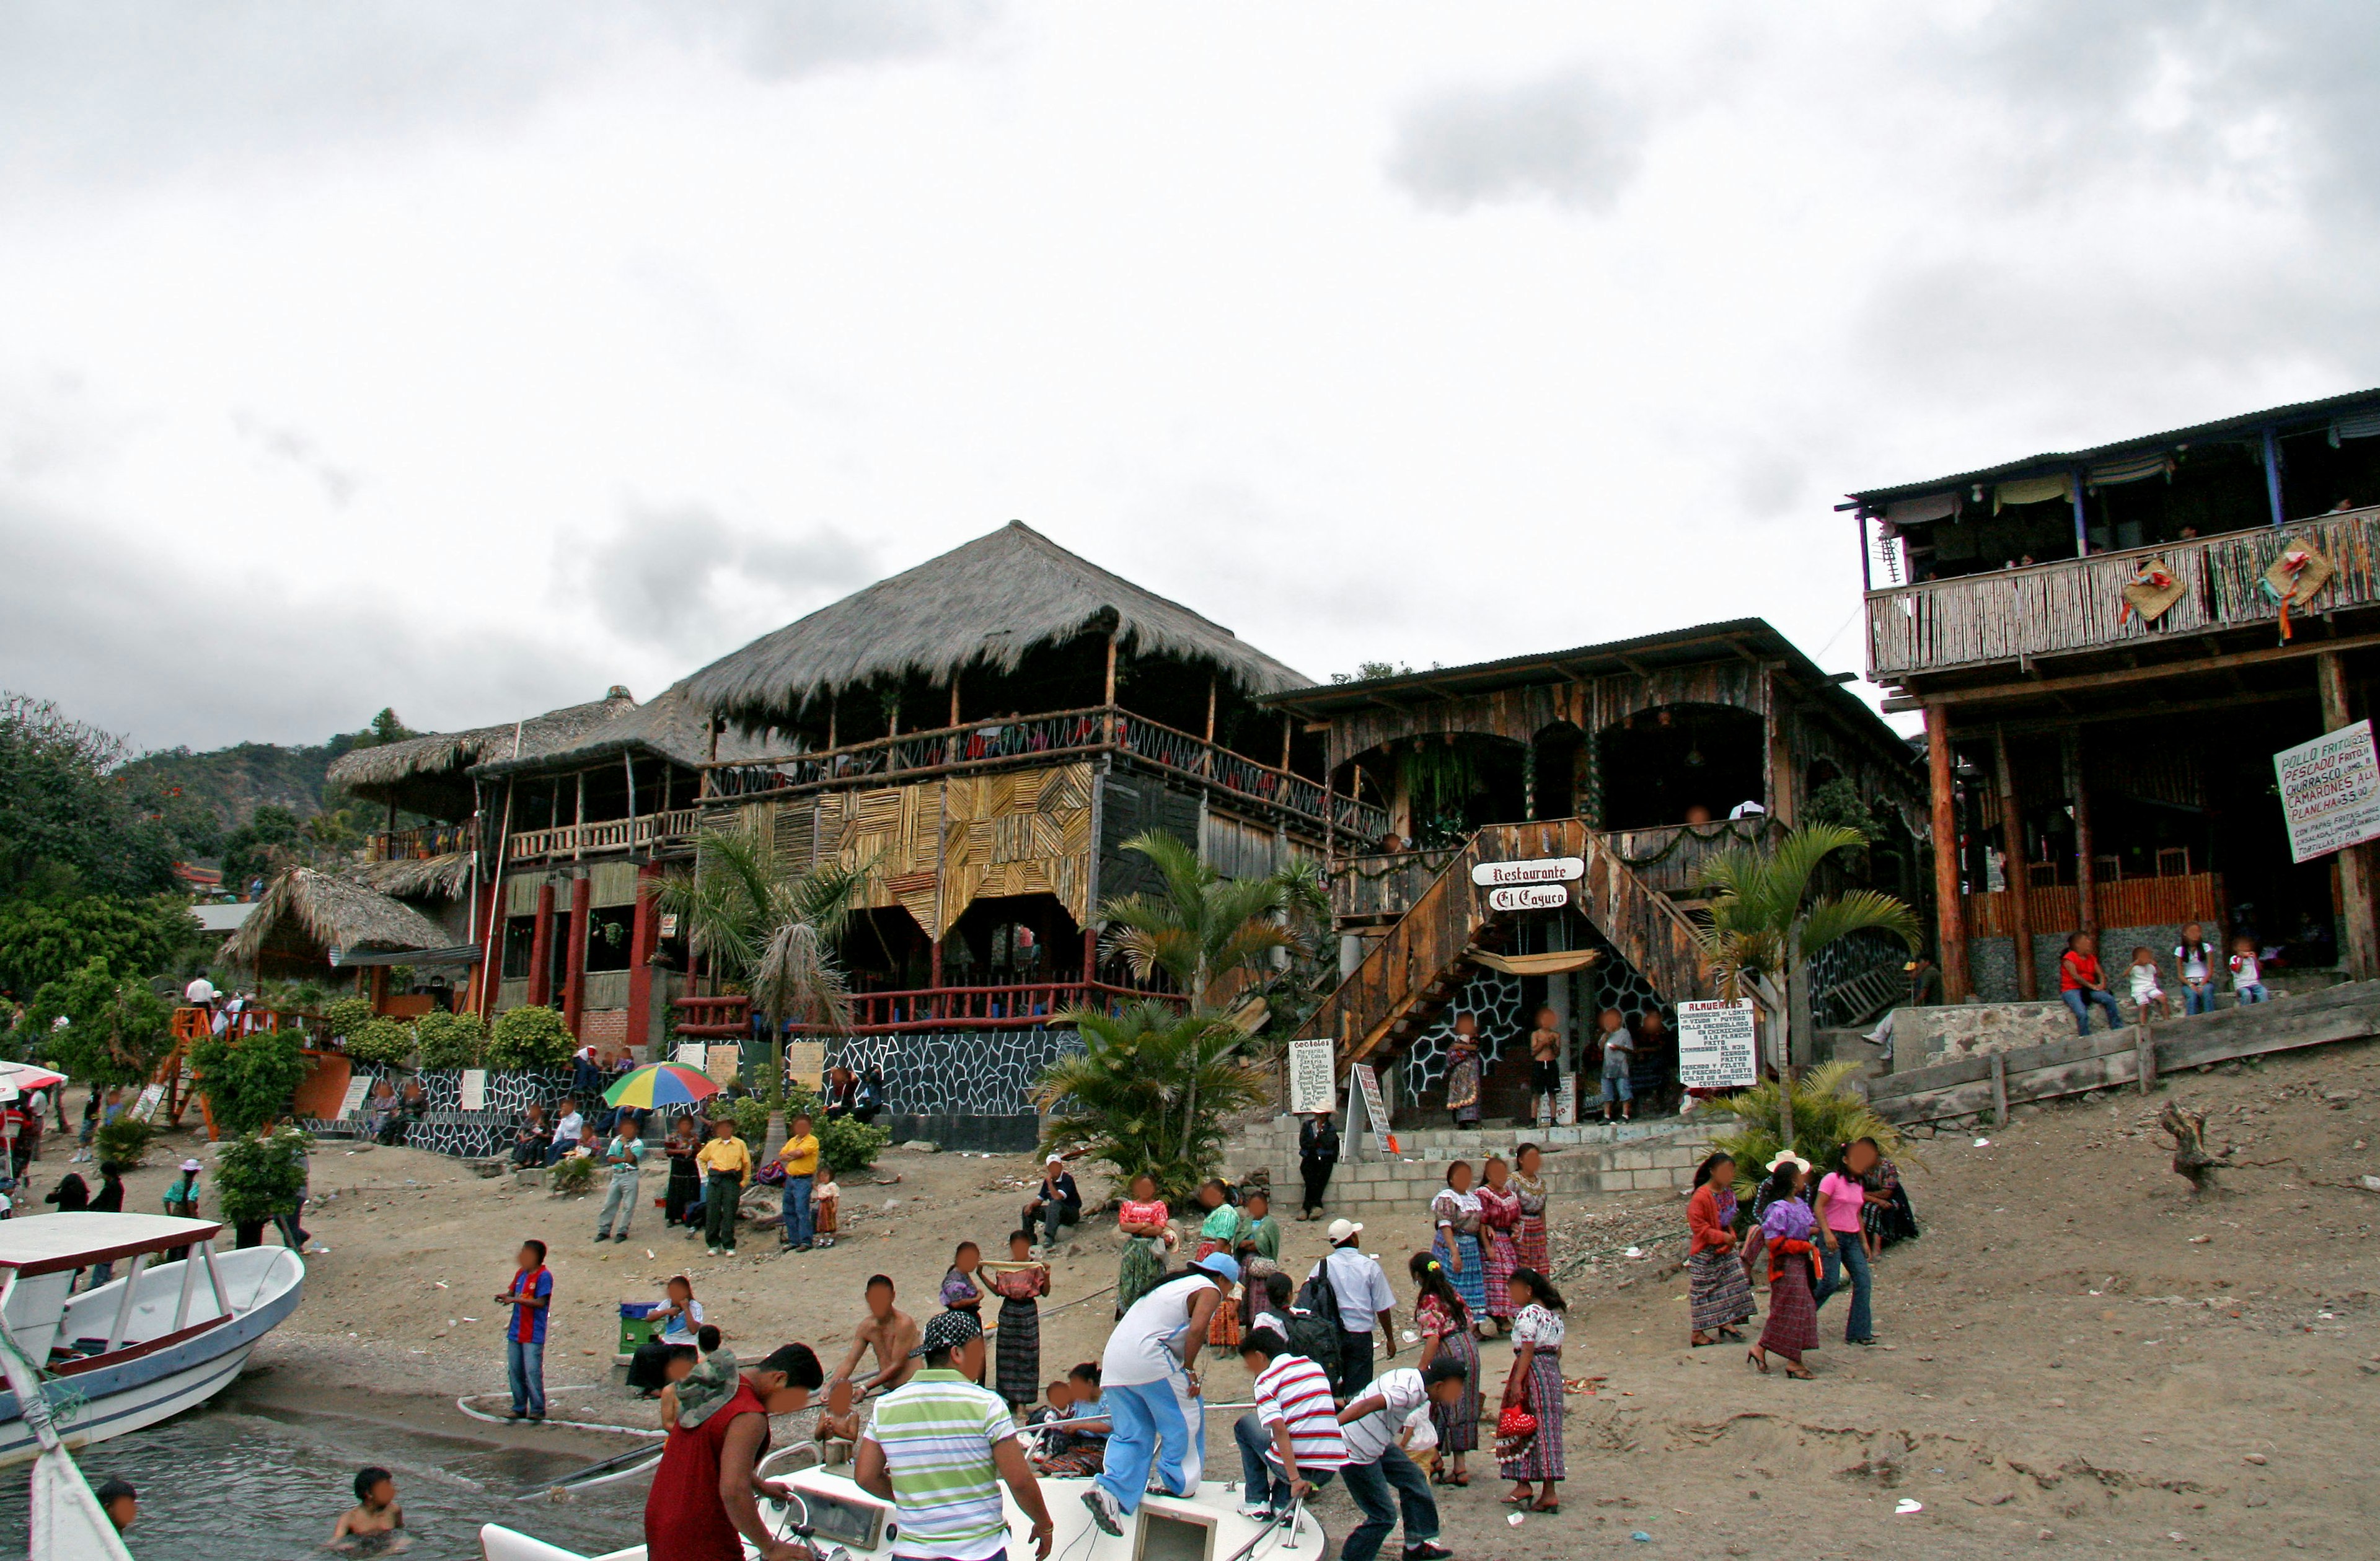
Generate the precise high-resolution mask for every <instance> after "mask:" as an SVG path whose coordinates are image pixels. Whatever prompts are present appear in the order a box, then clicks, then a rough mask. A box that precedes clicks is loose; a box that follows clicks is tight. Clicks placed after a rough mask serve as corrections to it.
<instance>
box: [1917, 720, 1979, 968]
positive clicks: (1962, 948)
mask: <svg viewBox="0 0 2380 1561" xmlns="http://www.w3.org/2000/svg"><path fill="white" fill-rule="evenodd" d="M1925 768H1926V778H1927V780H1928V781H1929V783H1930V785H1931V787H1932V790H1933V803H1934V926H1935V940H1936V941H1937V943H1938V944H1940V945H1941V947H1940V948H1939V949H1938V950H1937V953H1938V954H1939V955H1940V957H1941V961H1942V998H1943V1000H1944V1001H1945V1002H1952V1003H1960V1002H1964V1001H1966V1000H1967V995H1968V993H1969V992H1971V991H1973V987H1972V986H1969V985H1968V983H1967V929H1966V914H1965V908H1964V907H1963V906H1961V904H1960V903H1959V819H1958V809H1957V807H1956V805H1954V799H1953V798H1952V796H1951V794H1950V786H1951V780H1952V773H1951V772H1952V770H1953V768H1955V766H1954V762H1953V760H1952V757H1951V754H1950V712H1949V711H1948V710H1946V709H1944V708H1942V707H1941V706H1939V705H1929V706H1928V707H1926V710H1925Z"/></svg>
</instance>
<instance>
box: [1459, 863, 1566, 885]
mask: <svg viewBox="0 0 2380 1561" xmlns="http://www.w3.org/2000/svg"><path fill="white" fill-rule="evenodd" d="M1583 877H1586V864H1585V862H1584V861H1582V860H1581V859H1579V858H1578V857H1575V856H1539V857H1536V858H1534V859H1532V860H1530V861H1527V862H1482V863H1480V864H1479V865H1476V866H1475V867H1473V868H1472V869H1471V881H1472V882H1473V883H1475V884H1477V885H1478V886H1479V887H1480V888H1481V889H1501V888H1503V887H1504V886H1506V885H1508V884H1524V883H1574V882H1576V881H1577V880H1578V879H1580V878H1583Z"/></svg>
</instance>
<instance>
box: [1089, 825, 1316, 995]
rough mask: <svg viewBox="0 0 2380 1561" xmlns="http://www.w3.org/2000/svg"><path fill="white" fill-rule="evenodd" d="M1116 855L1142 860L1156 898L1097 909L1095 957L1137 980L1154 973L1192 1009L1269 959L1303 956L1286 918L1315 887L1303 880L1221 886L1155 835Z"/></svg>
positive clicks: (1171, 840) (1292, 877)
mask: <svg viewBox="0 0 2380 1561" xmlns="http://www.w3.org/2000/svg"><path fill="white" fill-rule="evenodd" d="M1123 848H1124V849H1125V850H1126V851H1130V852H1136V853H1139V854H1140V855H1142V856H1146V857H1147V858H1148V860H1149V863H1150V865H1152V866H1154V867H1155V868H1156V869H1157V871H1158V873H1159V875H1160V877H1163V879H1164V880H1165V892H1164V893H1163V894H1161V895H1152V894H1127V895H1124V896H1123V897H1121V898H1119V899H1114V900H1109V901H1105V902H1101V904H1100V906H1099V917H1098V925H1099V929H1100V930H1101V931H1102V932H1104V933H1106V934H1107V946H1106V948H1105V949H1104V950H1101V951H1102V952H1103V953H1104V954H1105V955H1106V956H1107V957H1108V958H1110V959H1113V958H1116V957H1118V956H1122V957H1123V959H1124V960H1125V961H1126V962H1128V963H1129V964H1130V965H1131V966H1132V973H1133V974H1134V975H1135V976H1136V977H1138V978H1139V979H1141V980H1144V981H1145V980H1147V979H1148V978H1149V977H1150V976H1151V975H1154V974H1158V973H1160V972H1162V973H1163V974H1165V975H1166V976H1168V977H1169V978H1171V979H1172V982H1173V984H1174V986H1176V987H1177V988H1179V989H1180V990H1181V991H1184V992H1186V993H1188V994H1189V995H1190V996H1191V997H1192V998H1195V999H1196V1000H1197V1001H1198V1002H1201V1003H1212V1002H1215V1001H1219V1000H1220V999H1221V998H1222V997H1223V995H1224V994H1223V986H1224V984H1225V983H1226V982H1227V981H1229V980H1231V979H1232V978H1233V977H1235V976H1237V975H1239V974H1242V973H1244V972H1252V971H1253V972H1269V970H1270V969H1271V967H1272V963H1273V961H1274V959H1275V957H1276V955H1277V954H1279V953H1283V952H1286V953H1295V952H1299V951H1302V950H1304V948H1305V944H1304V942H1303V940H1301V939H1300V938H1299V937H1298V936H1297V933H1296V931H1295V929H1294V928H1293V927H1292V926H1290V914H1291V913H1292V911H1293V909H1294V908H1295V907H1296V905H1297V902H1298V896H1299V895H1301V894H1304V893H1310V892H1312V891H1313V890H1314V889H1315V887H1316V886H1317V885H1318V882H1319V880H1318V879H1316V878H1314V877H1312V876H1311V875H1307V874H1300V873H1296V872H1281V873H1274V874H1272V875H1270V876H1269V877H1261V878H1226V877H1222V876H1221V875H1220V874H1219V873H1217V872H1216V871H1215V869H1214V868H1212V867H1210V866H1208V865H1207V864H1206V863H1204V862H1201V861H1199V860H1198V853H1197V852H1196V851H1195V850H1194V849H1192V848H1191V847H1190V846H1189V845H1188V844H1186V843H1185V842H1184V841H1182V840H1180V839H1178V838H1177V837H1175V836H1173V835H1170V834H1167V833H1166V832H1165V831H1164V830H1162V829H1151V830H1149V831H1148V832H1147V833H1146V834H1142V835H1135V837H1133V838H1132V839H1131V840H1128V841H1124V844H1123Z"/></svg>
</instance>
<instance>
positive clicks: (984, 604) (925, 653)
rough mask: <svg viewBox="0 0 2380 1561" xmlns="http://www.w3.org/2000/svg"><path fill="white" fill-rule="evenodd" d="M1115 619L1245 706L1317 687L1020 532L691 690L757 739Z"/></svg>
mask: <svg viewBox="0 0 2380 1561" xmlns="http://www.w3.org/2000/svg"><path fill="white" fill-rule="evenodd" d="M1108 622H1113V623H1115V625H1116V628H1117V631H1118V635H1119V639H1120V642H1121V644H1122V645H1123V647H1124V648H1125V649H1127V650H1131V651H1135V652H1137V653H1139V654H1141V655H1167V654H1170V655H1174V656H1180V657H1184V658H1185V659H1196V660H1205V661H1209V662H1212V663H1213V664H1214V665H1215V666H1216V667H1217V668H1219V669H1220V671H1221V672H1222V673H1223V674H1224V676H1226V677H1227V678H1229V679H1230V680H1231V681H1232V682H1233V684H1236V685H1238V686H1239V687H1240V688H1241V689H1242V690H1243V691H1245V693H1246V694H1247V695H1248V696H1251V697H1261V696H1265V695H1268V694H1278V693H1282V692H1284V691H1286V690H1289V689H1292V688H1303V687H1305V686H1306V685H1307V684H1310V683H1311V682H1312V681H1313V680H1312V679H1310V678H1307V677H1305V676H1304V675H1302V674H1300V673H1299V672H1295V671H1293V670H1292V669H1291V668H1289V667H1286V666H1283V665H1282V664H1281V662H1279V661H1276V660H1274V659H1272V658H1271V657H1269V656H1268V655H1266V654H1265V653H1264V652H1263V651H1261V650H1258V649H1257V648H1256V647H1254V646H1251V645H1248V644H1245V642H1243V641H1242V640H1240V639H1239V638H1238V637H1237V636H1236V635H1233V633H1232V631H1231V630H1229V629H1227V628H1224V627H1223V626H1222V625H1221V624H1220V623H1213V622H1210V621H1209V620H1208V619H1205V618H1202V617H1200V616H1199V615H1198V614H1197V613H1196V612H1193V611H1190V610H1189V609H1188V608H1186V607H1184V606H1183V605H1182V604H1181V603H1179V602H1174V601H1168V600H1167V599H1165V598H1163V597H1161V596H1158V595H1156V594H1155V593H1154V592H1151V591H1147V590H1143V589H1142V588H1141V587H1138V586H1135V585H1134V584H1133V583H1132V582H1131V581H1129V580H1126V579H1123V578H1121V577H1119V576H1117V575H1111V574H1109V573H1108V572H1107V571H1106V570H1104V569H1101V568H1100V567H1099V566H1098V565H1097V564H1095V563H1090V562H1089V561H1087V560H1086V559H1082V558H1078V557H1076V556H1075V554H1073V553H1070V552H1068V551H1066V550H1065V549H1063V548H1062V547H1060V546H1059V545H1058V544H1057V543H1055V542H1052V541H1051V540H1050V538H1047V537H1044V536H1042V535H1041V534H1040V533H1039V532H1038V531H1035V530H1034V529H1033V528H1032V527H1030V526H1026V524H1025V523H1024V522H1022V521H1015V520H1012V521H1010V522H1009V523H1008V524H1007V525H1006V526H1002V528H1001V529H999V530H998V531H995V532H993V533H991V534H990V536H988V537H978V538H976V539H975V540H974V541H972V542H969V543H967V544H966V545H965V546H964V547H959V548H954V549H953V550H952V551H949V552H946V553H944V554H942V555H941V557H940V558H937V559H932V560H929V561H928V562H927V563H921V564H919V565H918V566H917V568H915V569H912V570H909V571H907V572H906V573H905V574H901V575H893V576H892V578H891V579H889V580H880V581H878V582H877V583H876V584H875V585H872V586H870V587H868V588H867V589H865V590H863V591H859V592H857V593H856V594H854V595H852V596H847V597H845V598H844V599H842V600H841V601H838V602H835V603H834V604H833V605H832V606H829V607H822V608H820V609H819V610H818V611H816V612H813V613H811V614H810V615H809V616H807V618H802V619H798V620H796V621H795V622H794V623H788V624H786V625H785V626H784V627H783V628H782V629H779V630H777V631H776V632H775V633H774V634H770V635H762V636H761V637H760V638H759V639H757V640H754V641H753V642H752V643H751V644H750V645H747V646H746V647H744V648H743V649H741V650H739V651H736V652H735V654H734V655H732V656H727V657H723V658H722V659H719V660H717V661H714V662H712V663H711V664H710V666H708V667H705V668H704V669H703V670H702V671H700V672H697V673H695V674H694V676H693V677H691V678H689V679H687V680H686V688H687V692H688V693H689V694H690V696H692V698H693V700H694V702H695V703H696V705H697V706H698V707H699V708H702V709H705V710H710V711H715V712H716V713H718V714H720V715H722V716H725V717H728V718H729V719H731V720H736V721H740V722H742V723H744V724H745V725H747V726H750V727H754V728H759V727H764V726H767V725H769V724H770V723H771V722H772V721H783V720H787V719H789V718H791V717H793V716H795V715H797V714H798V713H799V712H800V711H801V710H802V709H803V708H805V707H807V705H809V704H810V703H812V702H813V701H815V700H819V699H822V698H824V697H825V696H828V695H829V694H831V693H837V692H841V691H843V690H845V689H851V688H859V687H864V686H866V685H868V684H872V683H880V682H892V681H896V680H899V679H902V678H905V677H908V676H910V675H911V674H917V675H922V676H924V677H927V678H929V679H931V680H933V681H934V682H936V683H946V682H948V681H949V680H950V678H952V677H953V675H955V674H957V673H959V672H963V671H964V670H965V669H966V668H967V667H969V666H973V665H977V664H982V665H985V666H989V667H991V668H994V669H996V670H998V671H1000V672H1014V671H1015V670H1016V668H1017V665H1018V663H1019V662H1021V661H1022V660H1023V659H1024V658H1025V654H1026V652H1027V651H1028V650H1031V649H1033V648H1034V647H1037V646H1042V645H1052V644H1062V643H1063V642H1065V641H1067V640H1070V639H1073V638H1074V637H1075V636H1076V635H1080V634H1082V633H1084V632H1085V631H1087V630H1090V629H1094V628H1097V627H1098V626H1099V625H1101V624H1103V623H1108Z"/></svg>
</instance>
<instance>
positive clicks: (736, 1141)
mask: <svg viewBox="0 0 2380 1561" xmlns="http://www.w3.org/2000/svg"><path fill="white" fill-rule="evenodd" d="M694 1163H695V1164H696V1165H698V1166H700V1167H701V1168H702V1169H703V1173H704V1174H703V1183H702V1216H703V1233H704V1235H705V1237H706V1238H707V1239H708V1240H709V1241H710V1255H711V1256H713V1257H717V1256H719V1255H721V1254H722V1252H723V1253H725V1254H726V1255H727V1256H729V1257H734V1256H735V1201H736V1200H737V1199H738V1198H741V1197H742V1196H743V1195H744V1179H745V1178H747V1177H748V1176H750V1175H751V1174H752V1151H751V1150H750V1149H748V1148H747V1147H746V1146H745V1144H744V1141H743V1140H742V1139H740V1138H738V1137H736V1136H735V1118H733V1117H715V1118H713V1119H711V1123H710V1143H708V1144H704V1145H703V1146H702V1147H701V1148H700V1149H698V1150H697V1151H696V1152H695V1156H694Z"/></svg>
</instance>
